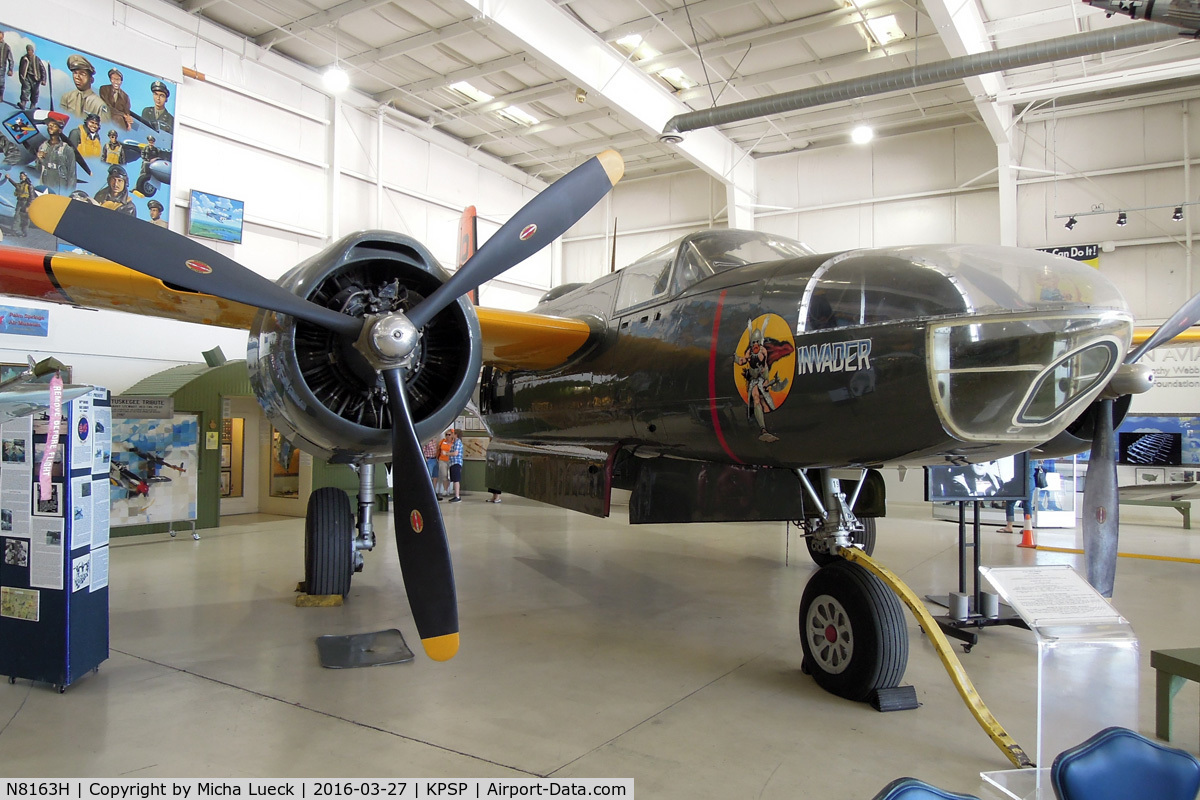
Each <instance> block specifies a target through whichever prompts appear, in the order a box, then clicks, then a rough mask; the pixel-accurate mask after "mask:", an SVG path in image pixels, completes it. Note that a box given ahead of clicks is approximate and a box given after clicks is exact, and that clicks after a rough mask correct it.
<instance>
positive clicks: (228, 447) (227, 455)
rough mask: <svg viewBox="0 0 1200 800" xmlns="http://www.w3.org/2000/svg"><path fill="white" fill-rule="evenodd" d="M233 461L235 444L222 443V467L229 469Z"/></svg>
mask: <svg viewBox="0 0 1200 800" xmlns="http://www.w3.org/2000/svg"><path fill="white" fill-rule="evenodd" d="M232 461H233V444H232V443H230V444H223V445H221V469H229V467H230V465H231V462H232Z"/></svg>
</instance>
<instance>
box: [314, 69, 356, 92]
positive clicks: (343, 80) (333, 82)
mask: <svg viewBox="0 0 1200 800" xmlns="http://www.w3.org/2000/svg"><path fill="white" fill-rule="evenodd" d="M321 83H323V84H324V85H325V88H326V89H328V90H329V91H331V92H333V93H334V94H341V93H342V92H344V91H346V89H348V88H349V87H350V76H349V75H347V74H346V70H344V69H342V68H341V67H339V66H338V65H336V64H334V65H333V66H331V67H330V68H329V69H327V70H325V71H324V72H323V73H321Z"/></svg>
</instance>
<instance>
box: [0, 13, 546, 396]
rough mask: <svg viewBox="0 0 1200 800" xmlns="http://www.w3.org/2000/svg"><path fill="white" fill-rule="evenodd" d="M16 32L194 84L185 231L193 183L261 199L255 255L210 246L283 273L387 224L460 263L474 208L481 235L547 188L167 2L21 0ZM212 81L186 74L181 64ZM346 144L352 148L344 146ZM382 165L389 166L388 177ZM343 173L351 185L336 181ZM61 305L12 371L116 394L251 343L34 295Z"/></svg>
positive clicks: (241, 248) (540, 280) (524, 302)
mask: <svg viewBox="0 0 1200 800" xmlns="http://www.w3.org/2000/svg"><path fill="white" fill-rule="evenodd" d="M0 16H2V17H3V18H2V19H0V24H3V25H4V26H7V27H11V28H18V29H23V30H26V31H29V32H30V33H34V34H38V35H40V36H45V37H47V38H51V39H55V40H57V41H60V42H62V43H64V44H67V45H70V46H74V47H78V48H80V49H82V50H88V51H91V52H98V53H100V54H103V55H104V56H105V57H107V58H111V59H112V60H114V61H118V62H121V63H126V64H128V65H129V66H131V67H134V68H137V69H141V70H145V71H147V72H150V73H152V74H157V75H161V76H163V77H165V78H170V79H171V80H175V81H182V83H181V84H180V87H179V92H178V94H179V96H178V98H176V100H177V105H176V133H177V136H176V150H175V152H176V159H175V160H174V162H173V175H172V190H173V194H174V196H173V197H172V198H171V201H172V209H171V228H172V229H173V230H175V231H183V230H185V226H186V218H187V203H188V200H189V193H190V191H191V190H192V189H201V190H203V191H206V192H213V193H216V194H221V195H225V196H228V197H233V198H236V199H239V200H243V201H245V203H246V226H245V233H244V239H243V243H242V244H240V245H233V244H226V243H222V242H205V244H207V246H209V247H212V248H213V249H214V250H218V251H220V252H221V253H222V254H224V255H226V256H229V257H231V258H234V259H235V260H237V261H239V262H241V263H243V264H245V265H246V266H248V267H250V268H251V269H254V270H255V271H257V272H259V273H261V274H263V275H265V276H267V277H271V278H275V277H278V276H279V275H281V274H283V273H284V272H285V271H287V270H288V269H289V268H291V266H292V265H293V264H295V263H297V262H298V261H300V260H302V259H304V258H307V257H309V256H311V255H313V254H314V253H316V252H318V251H319V250H320V249H321V248H322V247H324V246H325V244H326V243H328V242H329V241H331V240H332V239H334V238H337V237H338V236H341V235H344V234H346V233H349V232H351V231H354V230H358V229H362V228H375V227H384V228H389V229H392V230H398V231H401V232H403V233H407V234H409V235H412V236H414V237H415V238H417V239H420V240H421V241H423V242H424V243H425V244H426V245H427V246H428V247H429V248H430V249H431V250H432V252H433V253H434V255H435V256H436V257H437V258H438V259H439V261H441V262H442V263H443V264H444V265H446V266H450V267H452V266H453V264H454V257H455V253H456V247H457V229H458V219H459V215H460V214H461V211H462V208H463V207H464V206H466V205H469V204H474V205H476V206H477V208H478V210H479V214H480V222H479V232H480V237H479V238H480V241H485V240H486V239H487V237H488V236H489V235H490V234H491V233H492V232H493V231H494V230H496V229H497V228H498V227H499V225H500V224H501V223H502V222H503V221H504V220H506V219H507V218H508V216H510V215H511V214H512V213H513V212H514V211H516V209H517V208H519V207H520V206H521V205H523V204H524V203H525V202H527V201H528V200H529V199H530V198H531V197H532V196H533V195H534V194H535V193H536V192H537V191H539V190H540V189H541V188H542V187H543V186H544V184H543V183H542V182H541V181H538V180H536V179H534V178H531V177H529V176H527V175H525V174H524V173H521V172H518V171H517V170H515V169H512V168H511V167H508V166H507V165H505V164H503V163H502V162H500V161H498V160H495V159H491V158H489V157H487V156H483V155H481V154H478V153H476V152H474V151H471V150H470V149H469V148H467V147H466V146H465V145H462V144H461V143H459V142H457V141H455V140H452V139H450V138H449V137H446V136H444V135H442V134H440V133H438V132H437V131H434V130H431V129H427V128H424V126H423V125H422V124H421V123H419V122H417V121H415V120H409V119H408V118H406V117H402V116H401V115H399V114H392V113H387V114H385V115H383V116H381V115H380V114H379V113H378V112H377V111H376V109H375V103H374V102H373V101H372V100H371V99H370V98H368V97H366V96H364V95H358V94H354V93H352V92H351V93H347V95H345V96H344V99H342V100H341V101H336V102H335V101H334V100H332V99H331V98H330V97H329V95H327V94H326V93H325V92H324V91H323V90H322V89H321V87H320V77H319V75H318V74H317V73H316V72H314V71H312V70H310V69H308V68H306V67H302V66H300V65H297V64H295V63H294V62H291V61H289V60H287V59H285V58H282V57H280V56H278V55H275V54H274V53H271V52H268V51H266V50H263V49H261V48H257V47H255V46H254V45H251V44H247V43H246V42H245V41H244V40H243V39H242V38H241V37H238V36H235V35H233V34H231V33H229V32H228V31H225V30H224V29H222V28H220V27H218V26H215V25H213V24H211V23H209V22H206V21H204V20H202V19H200V18H198V17H195V16H192V15H190V14H186V13H184V12H183V11H181V10H180V9H179V8H178V6H177V5H176V4H174V3H169V2H164V0H126V2H124V3H114V4H97V3H95V2H92V1H91V0H43V1H42V2H38V3H33V4H15V3H14V4H8V5H7V6H6V7H5V10H4V13H3V15H0ZM184 66H186V67H188V68H191V69H195V70H197V71H199V72H201V73H204V74H205V75H206V76H208V77H209V80H208V81H203V82H202V81H197V80H194V79H191V78H183V76H182V70H181V67H184ZM335 143H336V146H335ZM379 164H382V169H380V168H379V167H378V165H379ZM335 174H336V175H337V178H336V180H335V179H334V178H333V177H332V176H333V175H335ZM553 263H554V262H553V252H552V251H550V250H548V251H546V252H544V253H543V254H540V255H539V256H537V257H535V258H532V259H529V260H528V261H527V262H525V263H524V264H522V265H520V266H519V267H517V268H516V269H514V270H512V271H511V272H510V273H509V274H507V275H505V276H504V279H503V280H502V281H496V282H493V284H492V285H490V286H489V287H487V288H485V289H484V291H483V298H482V299H483V302H484V303H485V304H488V305H494V306H501V307H519V308H527V307H529V306H531V305H532V304H533V302H534V301H535V300H536V299H537V297H539V296H540V295H541V294H542V293H543V292H544V291H545V290H546V289H548V288H549V287H550V286H551V285H552V282H553V283H557V282H559V281H558V280H555V278H556V277H557V276H555V275H553V274H552V264H553ZM17 304H20V305H25V304H28V305H37V306H39V307H45V308H49V309H50V326H49V327H50V335H49V336H48V337H46V338H34V337H26V336H12V335H0V361H2V362H24V360H25V357H26V355H27V354H32V355H34V356H35V357H36V358H42V357H45V356H47V355H54V356H56V357H57V358H59V360H61V361H63V362H64V363H67V364H70V365H72V366H73V367H74V376H73V377H74V380H76V381H78V382H85V383H97V384H100V385H104V386H107V387H109V388H111V389H113V390H114V391H117V392H119V391H121V390H122V389H124V388H125V387H128V386H130V385H132V384H133V383H136V382H137V381H138V380H141V379H142V378H144V377H146V376H148V375H152V374H155V373H157V372H160V371H162V370H164V369H167V368H169V367H172V366H176V365H178V364H182V363H189V362H196V361H200V360H201V356H200V354H201V352H202V351H204V350H208V349H211V348H212V347H214V346H217V345H220V346H221V348H222V349H223V350H224V351H225V353H226V354H227V356H229V357H230V358H240V357H242V355H243V354H244V352H245V342H246V337H245V334H244V333H242V332H240V331H229V330H224V329H219V328H211V327H206V326H199V325H189V324H186V323H175V322H168V321H164V320H153V319H146V318H141V317H136V316H132V315H127V314H118V313H112V312H96V311H88V310H83V309H76V308H70V307H66V306H57V305H46V304H38V303H33V302H32V301H20V302H19V303H17Z"/></svg>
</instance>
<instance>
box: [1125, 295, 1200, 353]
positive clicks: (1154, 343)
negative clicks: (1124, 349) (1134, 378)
mask: <svg viewBox="0 0 1200 800" xmlns="http://www.w3.org/2000/svg"><path fill="white" fill-rule="evenodd" d="M1197 320H1200V294H1197V295H1196V296H1195V297H1193V298H1192V299H1191V300H1188V301H1187V302H1186V303H1184V304H1183V305H1182V306H1180V308H1179V310H1178V311H1176V312H1175V313H1174V314H1172V315H1171V318H1170V319H1169V320H1167V321H1166V322H1164V323H1163V324H1162V325H1159V326H1158V330H1156V331H1155V332H1154V333H1153V334H1151V336H1150V338H1149V339H1147V340H1146V341H1144V342H1142V344H1141V346H1140V347H1138V349H1136V350H1134V351H1133V352H1132V353H1130V354H1129V355H1128V356H1126V357H1125V363H1126V364H1132V363H1134V362H1135V361H1137V360H1138V359H1139V358H1141V357H1142V356H1144V355H1146V353H1148V352H1150V351H1151V350H1153V349H1154V348H1156V347H1158V346H1159V345H1163V344H1166V343H1167V342H1169V341H1171V340H1172V339H1174V338H1175V337H1176V336H1178V335H1179V334H1181V333H1183V332H1184V331H1186V330H1187V329H1188V328H1190V327H1192V326H1193V325H1195V324H1196V321H1197Z"/></svg>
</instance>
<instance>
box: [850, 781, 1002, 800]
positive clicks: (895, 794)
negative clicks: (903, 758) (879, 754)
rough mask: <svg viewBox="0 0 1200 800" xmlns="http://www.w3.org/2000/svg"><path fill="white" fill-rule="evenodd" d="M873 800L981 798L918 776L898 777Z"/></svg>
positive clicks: (965, 799)
mask: <svg viewBox="0 0 1200 800" xmlns="http://www.w3.org/2000/svg"><path fill="white" fill-rule="evenodd" d="M872 800H979V798H978V797H976V796H975V795H973V794H955V793H954V792H947V791H946V790H944V789H939V788H937V787H936V786H931V785H930V784H928V783H926V782H925V781H919V780H917V779H916V778H896V780H894V781H892V782H891V783H889V784H888V785H887V786H885V787H883V789H882V790H880V792H879V794H877V795H875V797H874V798H872Z"/></svg>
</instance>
